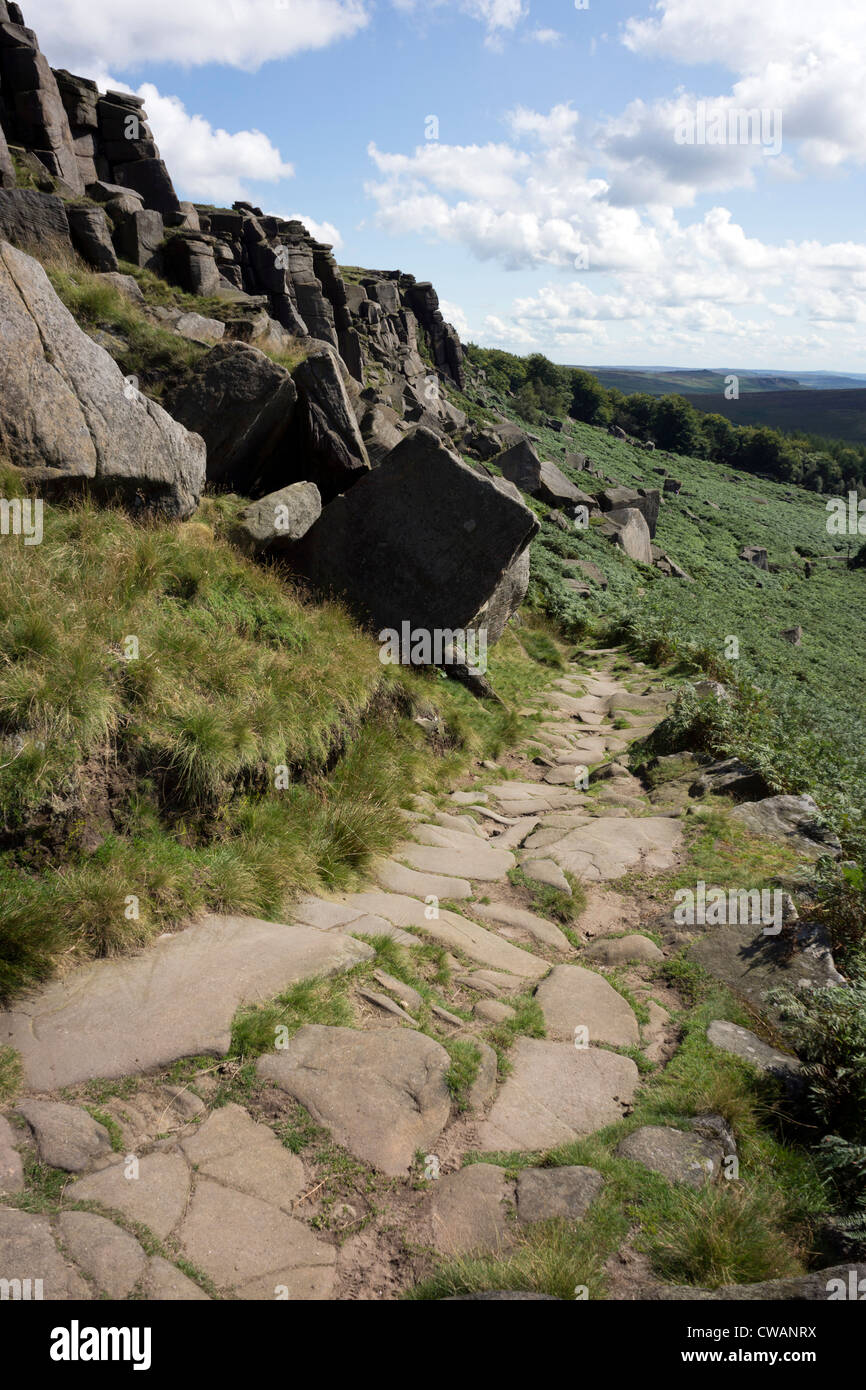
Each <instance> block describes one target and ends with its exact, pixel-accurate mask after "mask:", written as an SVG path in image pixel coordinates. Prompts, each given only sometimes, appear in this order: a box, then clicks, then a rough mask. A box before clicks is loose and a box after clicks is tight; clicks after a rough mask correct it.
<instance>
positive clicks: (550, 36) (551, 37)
mask: <svg viewBox="0 0 866 1390" xmlns="http://www.w3.org/2000/svg"><path fill="white" fill-rule="evenodd" d="M526 37H527V38H528V39H530V40H531V42H532V43H546V44H550V46H551V47H552V48H556V47H557V45H558V44H560V43H562V35H561V34H560V32H559V30H558V29H533V30H532V32H531V33H529V34H527V36H526Z"/></svg>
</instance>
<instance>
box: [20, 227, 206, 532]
mask: <svg viewBox="0 0 866 1390" xmlns="http://www.w3.org/2000/svg"><path fill="white" fill-rule="evenodd" d="M0 347H2V355H3V358H4V360H5V363H6V364H7V365H6V371H5V374H4V380H3V394H2V398H0V446H2V447H3V448H5V450H6V452H7V454H8V456H9V458H10V460H11V462H12V463H13V464H15V465H16V466H17V467H19V468H23V469H26V470H27V472H28V473H29V475H30V476H31V477H33V478H34V479H36V480H38V481H39V482H40V483H42V484H44V485H47V486H57V487H58V488H60V489H61V490H62V489H65V488H66V487H67V486H68V484H69V483H70V482H72V481H74V480H76V479H79V480H81V479H86V480H87V481H88V482H89V483H90V485H91V487H94V488H95V489H97V490H99V491H101V492H104V493H108V494H112V495H113V494H118V495H120V496H121V497H122V498H123V499H124V500H126V501H127V502H129V503H131V504H132V505H135V506H151V507H153V508H155V509H157V510H159V511H161V512H163V513H164V514H165V515H167V516H171V517H178V518H185V517H187V516H189V515H190V513H191V512H192V511H193V510H194V508H195V507H196V505H197V503H198V499H199V496H200V493H201V490H202V487H203V486H204V474H205V446H204V443H203V441H202V440H201V439H200V438H199V437H198V436H197V435H195V434H190V433H188V432H187V431H186V430H185V429H184V428H183V426H182V425H179V424H178V423H177V422H176V421H175V420H172V418H171V417H170V416H169V415H167V414H166V412H165V411H164V410H163V409H162V408H161V406H158V405H157V404H156V403H155V402H154V401H151V400H149V399H147V398H146V397H145V396H143V395H141V393H140V392H139V391H137V390H135V389H133V388H131V387H129V386H128V385H127V384H126V383H125V382H124V378H123V376H122V374H121V372H120V369H119V367H118V366H117V365H116V363H115V362H114V361H113V360H112V359H111V357H109V355H108V353H107V352H105V351H104V350H103V349H102V348H101V347H99V346H98V345H97V344H96V343H95V342H93V340H92V339H91V338H89V337H88V336H87V334H86V333H82V331H81V329H80V328H79V327H78V325H77V324H76V322H75V320H74V319H73V317H72V315H71V314H70V313H69V311H68V309H66V308H65V306H64V305H63V304H61V302H60V300H59V299H58V297H57V295H56V294H55V293H54V290H53V289H52V287H51V285H50V283H49V280H48V277H47V276H46V274H45V271H44V270H43V269H42V266H41V265H39V263H38V262H37V261H35V260H33V259H32V258H31V257H30V256H26V255H24V254H23V253H22V252H20V251H16V250H15V249H14V248H13V247H11V246H10V245H8V243H5V242H2V243H0Z"/></svg>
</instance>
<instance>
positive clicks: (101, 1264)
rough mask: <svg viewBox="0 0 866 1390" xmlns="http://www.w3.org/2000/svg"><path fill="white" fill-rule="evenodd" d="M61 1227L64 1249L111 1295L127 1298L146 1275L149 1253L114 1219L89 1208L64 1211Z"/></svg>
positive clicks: (58, 1224) (108, 1295) (59, 1224)
mask: <svg viewBox="0 0 866 1390" xmlns="http://www.w3.org/2000/svg"><path fill="white" fill-rule="evenodd" d="M57 1230H58V1234H59V1236H60V1239H61V1241H62V1242H63V1246H64V1249H65V1250H67V1251H68V1253H69V1254H70V1255H71V1256H72V1258H73V1260H74V1261H75V1263H76V1264H77V1265H78V1267H79V1269H82V1270H84V1273H85V1274H87V1275H89V1276H90V1278H91V1279H92V1280H93V1282H94V1283H95V1284H96V1287H97V1288H98V1289H99V1291H100V1293H102V1294H105V1295H107V1297H108V1298H111V1299H120V1298H126V1297H127V1296H128V1295H129V1294H130V1293H131V1292H132V1290H133V1289H134V1288H135V1286H136V1284H137V1283H138V1282H139V1280H140V1279H142V1278H143V1276H144V1273H145V1268H146V1265H147V1256H146V1255H145V1253H144V1251H143V1250H142V1248H141V1246H140V1245H139V1243H138V1241H137V1240H135V1238H134V1237H133V1236H131V1235H129V1234H128V1233H127V1232H126V1231H124V1230H122V1229H121V1227H120V1226H115V1225H114V1222H113V1221H106V1219H105V1217H104V1216H96V1215H95V1214H94V1213H93V1212H89V1211H64V1212H61V1213H60V1216H59V1217H58V1220H57Z"/></svg>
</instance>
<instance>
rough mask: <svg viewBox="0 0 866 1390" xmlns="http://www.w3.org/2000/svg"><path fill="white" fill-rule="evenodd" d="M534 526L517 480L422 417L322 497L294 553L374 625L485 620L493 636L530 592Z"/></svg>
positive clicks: (430, 629) (397, 628)
mask: <svg viewBox="0 0 866 1390" xmlns="http://www.w3.org/2000/svg"><path fill="white" fill-rule="evenodd" d="M537 530H538V522H537V520H536V518H535V517H534V516H533V514H532V512H531V511H530V510H529V508H528V507H527V506H526V505H525V504H524V503H523V502H522V501H521V499H520V496H519V494H518V493H517V491H516V489H515V488H514V487H513V486H512V485H511V484H510V483H508V482H506V481H504V480H502V479H493V478H482V477H481V476H480V475H479V474H478V473H476V472H475V471H474V469H472V468H470V467H469V465H468V464H466V463H464V462H463V461H462V459H460V458H458V457H457V455H456V454H453V453H452V452H451V451H450V450H449V449H447V448H446V447H445V446H444V445H443V444H442V442H441V440H440V439H438V438H437V436H436V435H434V434H433V433H431V431H430V430H426V429H424V428H423V427H419V428H417V429H415V430H413V431H412V433H411V434H409V435H407V437H406V438H405V439H404V440H403V441H402V443H400V444H398V445H397V447H396V448H395V449H393V450H392V451H391V453H390V454H388V456H387V458H385V459H384V461H383V462H382V463H381V464H380V465H379V467H378V468H374V469H373V470H372V471H371V472H367V473H366V474H364V476H362V477H361V478H360V480H359V481H358V482H357V483H355V485H354V486H353V487H352V488H350V490H349V491H348V492H346V493H345V494H344V495H343V496H340V497H337V498H336V499H335V500H334V501H332V502H331V503H330V504H329V505H328V506H326V507H325V510H324V511H323V513H322V515H321V517H320V518H319V520H318V521H317V522H316V523H315V525H314V526H313V527H312V528H311V529H310V530H309V531H308V532H307V534H306V536H305V537H304V539H303V540H302V541H301V542H300V543H299V545H298V546H297V547H296V548H295V550H294V551H293V553H292V563H293V565H294V566H295V567H296V568H297V569H298V570H299V571H300V573H302V574H304V575H305V576H306V578H308V579H309V580H310V581H311V582H312V583H313V584H315V585H316V586H317V587H318V588H319V589H321V590H324V591H328V590H333V591H335V592H338V593H342V594H344V595H345V596H346V597H347V598H348V599H349V602H350V603H351V604H352V606H353V607H354V608H355V609H356V611H358V612H359V613H360V614H361V615H362V616H363V617H365V618H368V619H370V620H371V621H372V622H373V624H374V625H375V626H376V627H377V628H383V629H389V630H392V631H394V632H396V633H398V634H400V633H401V632H402V630H403V625H404V624H407V623H408V624H409V626H410V628H411V629H413V630H414V629H421V630H423V631H424V632H425V633H427V634H435V633H437V632H438V633H440V634H443V633H444V634H445V635H446V636H447V635H449V634H450V633H453V632H454V631H455V630H461V629H462V630H467V629H469V628H473V629H476V630H478V629H481V628H485V629H486V633H487V642H488V643H493V642H496V641H498V639H499V637H501V635H502V631H503V629H504V627H505V623H506V622H507V620H508V618H509V617H510V615H511V613H512V612H513V611H514V609H515V607H516V606H517V604H518V603H519V602H520V600H521V599H522V597H523V592H525V589H524V581H526V580H528V569H527V565H526V561H525V560H524V559H523V554H524V551H525V550H526V547H527V546H528V544H529V542H530V541H531V540H532V538H533V536H534V535H535V534H536V532H537Z"/></svg>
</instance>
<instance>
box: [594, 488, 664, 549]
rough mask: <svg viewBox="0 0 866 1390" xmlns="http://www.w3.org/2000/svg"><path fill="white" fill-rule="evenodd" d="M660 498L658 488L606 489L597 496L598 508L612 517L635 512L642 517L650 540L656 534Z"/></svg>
mask: <svg viewBox="0 0 866 1390" xmlns="http://www.w3.org/2000/svg"><path fill="white" fill-rule="evenodd" d="M660 500H661V499H660V496H659V491H658V488H649V489H648V488H633V487H607V488H603V489H602V491H601V492H600V493H599V494H598V499H597V501H598V506H599V507H601V509H602V511H603V512H608V513H612V514H613V515H614V516H616V515H617V513H620V512H628V511H632V510H637V511H639V512H640V513H641V515H642V516H643V518H644V520H645V522H646V524H647V529H648V530H649V533H650V538H652V537H653V536H654V535H655V533H656V522H657V520H658V514H659V506H660Z"/></svg>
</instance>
